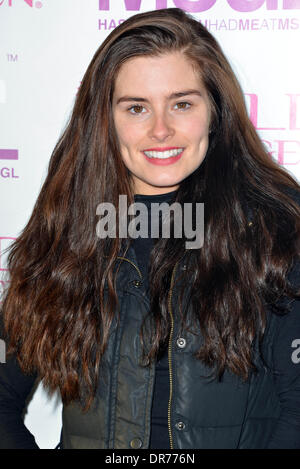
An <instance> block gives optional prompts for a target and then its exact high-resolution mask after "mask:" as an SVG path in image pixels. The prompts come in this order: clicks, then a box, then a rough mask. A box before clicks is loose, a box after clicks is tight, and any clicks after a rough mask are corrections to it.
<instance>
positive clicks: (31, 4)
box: [0, 0, 43, 8]
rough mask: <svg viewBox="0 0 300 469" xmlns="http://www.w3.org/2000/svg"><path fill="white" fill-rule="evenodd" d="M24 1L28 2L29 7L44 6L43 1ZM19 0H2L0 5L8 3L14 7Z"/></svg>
mask: <svg viewBox="0 0 300 469" xmlns="http://www.w3.org/2000/svg"><path fill="white" fill-rule="evenodd" d="M22 1H23V2H24V3H26V4H27V5H28V6H29V7H31V8H32V7H35V8H42V6H43V3H42V2H40V1H39V0H37V1H36V2H35V1H34V0H22ZM16 3H17V2H16V0H0V6H1V5H3V4H4V5H7V6H9V7H12V6H13V5H15V4H16ZM18 3H20V0H18Z"/></svg>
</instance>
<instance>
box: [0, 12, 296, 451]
mask: <svg viewBox="0 0 300 469" xmlns="http://www.w3.org/2000/svg"><path fill="white" fill-rule="evenodd" d="M120 195H126V196H127V203H128V205H129V204H131V203H133V202H142V203H144V204H145V205H146V206H147V207H149V208H150V207H151V205H150V204H151V203H153V202H156V203H157V202H167V203H171V202H174V201H175V202H178V204H180V207H183V206H184V205H183V204H185V203H192V204H193V206H194V207H195V206H196V204H197V203H204V204H205V226H204V243H203V246H202V247H201V248H197V249H186V244H185V242H186V237H187V236H184V235H183V236H182V237H175V235H174V233H173V231H172V230H171V237H170V238H167V237H166V238H164V237H163V236H161V237H160V238H159V239H151V237H148V238H147V237H144V238H137V239H131V238H126V237H123V238H122V237H121V236H120V235H118V234H117V235H116V237H106V238H105V237H103V236H102V237H101V233H100V234H99V231H97V233H98V236H96V226H97V223H98V222H99V217H98V216H97V215H96V213H99V212H97V207H99V204H101V203H105V202H110V203H112V204H113V206H114V207H116V208H119V196H120ZM299 201H300V197H299V185H298V183H297V182H296V181H295V180H294V179H293V177H292V176H291V175H289V174H288V173H287V172H286V171H285V170H284V169H283V168H281V167H279V165H278V164H277V163H276V162H274V161H272V159H271V158H270V156H269V155H268V154H267V153H266V150H265V148H264V147H263V145H262V143H261V141H260V139H259V137H258V136H257V134H256V132H255V129H254V128H253V126H252V124H251V122H250V121H249V118H248V116H247V112H246V109H245V104H244V100H243V94H242V91H241V89H240V87H239V84H238V83H237V80H236V78H235V76H234V74H233V72H232V70H231V68H230V66H229V64H228V62H227V60H226V58H225V57H224V55H223V53H222V51H221V49H220V46H219V45H218V44H217V42H216V41H215V39H214V38H213V37H212V36H211V34H210V33H209V32H208V31H207V30H206V29H205V28H204V27H203V26H202V25H201V24H200V23H198V22H197V21H195V20H194V19H192V18H191V17H190V16H189V15H187V14H185V13H184V12H183V11H181V10H179V9H166V10H159V11H155V12H148V13H143V14H138V15H135V16H133V17H131V18H129V19H128V20H127V21H125V22H124V23H123V24H122V25H120V26H119V27H118V28H116V29H115V30H114V31H113V32H112V33H111V34H110V35H109V36H108V37H107V39H106V40H105V41H104V43H103V44H102V45H101V46H100V47H99V49H98V51H97V52H96V54H95V56H94V58H93V59H92V62H91V64H90V66H89V67H88V69H87V72H86V74H85V76H84V79H83V81H82V85H81V88H80V91H79V93H78V96H77V99H76V103H75V106H74V110H73V113H72V116H71V119H70V122H69V124H68V126H67V128H66V130H65V132H64V134H63V136H62V137H61V139H60V140H59V142H58V144H57V146H56V148H55V149H54V152H53V155H52V158H51V161H50V166H49V172H48V176H47V178H46V181H45V183H44V185H43V188H42V190H41V193H40V195H39V198H38V200H37V203H36V206H35V208H34V211H33V214H32V216H31V218H30V220H29V222H28V224H27V226H26V228H25V229H24V231H23V233H22V234H21V236H20V237H19V238H18V239H17V241H16V242H15V244H14V246H13V248H12V250H11V252H10V256H9V270H10V275H11V284H10V287H9V289H8V291H7V294H6V297H5V301H4V303H3V320H4V328H5V333H6V335H7V341H8V342H9V352H10V353H11V355H9V357H10V358H8V360H7V363H6V364H5V365H1V374H0V389H1V393H0V395H1V397H0V402H1V404H2V411H1V422H2V430H1V434H2V435H1V436H2V438H1V445H2V446H3V447H15V448H16V447H37V446H36V444H35V442H34V439H33V437H32V435H30V433H29V432H28V431H27V429H25V427H24V426H23V424H22V421H21V411H22V408H23V406H24V401H25V398H26V397H27V395H28V393H29V392H30V390H31V389H32V386H33V383H34V380H35V378H36V377H39V379H42V380H43V382H44V384H45V386H47V388H48V389H49V390H55V389H59V390H60V393H61V396H62V400H63V404H64V405H63V429H62V441H61V447H62V448H171V449H173V448H300V405H299V404H300V364H298V362H297V356H296V358H295V354H294V355H292V354H293V351H295V348H293V347H295V343H296V342H295V339H297V338H300V317H299V314H300V309H299V291H298V289H299V284H300V281H299V264H298V255H299V246H298V240H299ZM116 213H117V214H118V210H116ZM149 214H151V212H150V211H149ZM122 216H123V215H122ZM149 216H150V215H149ZM125 218H126V216H125ZM150 221H151V220H150ZM193 222H195V220H193ZM120 223H121V217H120V219H119V217H118V216H117V227H118V226H119V225H120ZM172 223H173V216H172V213H171V224H172ZM171 228H173V226H171ZM116 232H117V233H119V231H118V229H117V230H116ZM172 233H173V234H172ZM148 268H149V270H148ZM292 344H294V345H292ZM8 408H9V409H11V410H10V412H7V409H8ZM3 409H6V412H5V411H4V410H3ZM8 414H9V417H7V415H8ZM12 416H14V417H15V419H13V418H12ZM12 421H13V422H15V423H11V422H12Z"/></svg>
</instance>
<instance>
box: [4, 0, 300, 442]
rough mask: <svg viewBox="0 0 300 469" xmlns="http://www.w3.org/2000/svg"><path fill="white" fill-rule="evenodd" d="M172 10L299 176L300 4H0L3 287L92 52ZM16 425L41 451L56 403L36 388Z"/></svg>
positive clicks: (288, 0) (104, 0)
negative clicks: (135, 18) (137, 19)
mask: <svg viewBox="0 0 300 469" xmlns="http://www.w3.org/2000/svg"><path fill="white" fill-rule="evenodd" d="M174 6H176V7H180V8H182V9H184V10H186V11H189V12H191V13H192V14H193V16H194V17H195V18H196V19H198V20H199V21H202V22H203V24H204V25H205V26H206V27H207V28H208V29H209V30H210V31H211V32H212V34H213V35H214V36H215V37H216V38H217V39H218V41H219V42H220V44H221V46H222V48H223V50H224V52H225V54H226V55H227V57H228V58H229V60H230V62H231V64H232V66H233V69H234V71H235V72H236V74H237V77H238V78H239V80H240V82H241V85H242V88H243V91H244V93H245V98H246V103H247V107H248V111H249V115H250V117H251V120H252V122H253V123H254V125H255V126H256V128H257V129H258V132H259V134H260V135H261V138H262V139H263V140H264V142H265V144H266V146H267V148H268V151H269V152H270V154H271V155H272V157H273V158H275V159H276V160H277V161H278V162H279V163H280V164H281V165H284V166H285V167H286V168H287V169H288V170H289V171H290V172H291V173H293V174H295V175H296V177H297V178H298V179H299V178H300V80H299V78H300V73H299V71H300V70H299V68H300V65H299V63H300V61H299V45H300V34H299V32H300V0H197V1H196V0H110V1H109V0H41V1H38V0H0V271H1V272H0V274H1V278H0V280H1V283H0V289H1V290H2V291H3V288H4V287H5V284H6V283H5V282H7V271H6V270H5V265H6V264H5V255H4V254H3V250H4V249H5V248H6V247H7V246H8V245H9V244H10V242H11V240H12V239H14V238H15V237H16V236H17V235H18V233H19V232H20V230H21V229H22V228H23V227H24V225H25V224H26V222H27V220H28V218H29V216H30V213H31V211H32V209H33V205H34V202H35V200H36V197H37V195H38V193H39V190H40V188H41V185H42V182H43V180H44V178H45V175H46V168H47V165H48V161H49V158H50V155H51V153H52V150H53V147H54V145H55V143H56V141H57V140H58V138H59V135H60V133H61V132H62V129H63V127H64V125H65V123H66V121H67V118H68V116H69V114H70V111H71V109H72V106H73V103H74V98H75V95H76V92H77V89H78V87H79V85H80V80H81V79H82V76H83V74H84V72H85V70H86V68H87V66H88V64H89V62H90V60H91V58H92V56H93V55H94V52H95V51H96V49H97V48H98V47H99V45H100V44H101V42H102V41H103V40H104V38H105V37H106V36H107V35H108V34H109V32H110V31H112V30H113V29H114V28H115V27H116V25H118V24H119V23H120V22H121V21H122V20H124V19H126V18H128V17H129V16H131V15H133V14H136V13H139V12H143V11H148V10H153V9H159V8H166V7H167V8H171V7H174ZM1 251H2V255H1ZM1 290H0V293H1ZM25 424H26V425H27V427H28V428H29V429H30V431H31V432H32V433H33V434H34V435H35V437H36V441H37V443H38V445H39V446H40V447H41V448H53V447H55V446H56V444H57V443H58V441H59V435H60V427H61V403H60V400H59V397H58V396H55V397H54V398H52V399H48V397H47V394H46V392H45V391H44V390H43V388H42V386H41V385H40V386H39V387H38V389H37V391H36V393H35V394H34V396H33V399H32V400H31V402H30V404H29V406H28V412H27V414H26V416H25Z"/></svg>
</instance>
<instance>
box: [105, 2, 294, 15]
mask: <svg viewBox="0 0 300 469" xmlns="http://www.w3.org/2000/svg"><path fill="white" fill-rule="evenodd" d="M120 1H121V0H120ZM123 2H124V5H125V8H126V10H129V11H139V10H140V9H141V3H142V0H123ZM217 2H219V3H221V2H220V0H198V1H196V2H195V1H191V0H172V3H173V5H172V6H175V7H178V8H181V9H182V10H185V11H188V12H191V13H198V12H200V11H207V10H209V9H210V8H212V7H213V6H214V5H215V4H216V3H217ZM223 3H224V0H223ZM227 3H228V5H229V6H230V7H231V8H233V9H234V10H236V11H240V12H248V13H249V12H251V11H255V10H258V9H259V8H261V7H262V6H263V5H265V6H266V8H267V10H278V9H279V8H282V9H283V10H297V9H300V0H281V1H279V0H227ZM148 5H149V1H148ZM168 7H170V1H169V2H168V0H156V1H155V9H156V10H160V9H162V8H168ZM151 8H153V7H152V6H151ZM99 10H110V0H99Z"/></svg>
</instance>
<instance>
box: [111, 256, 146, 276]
mask: <svg viewBox="0 0 300 469" xmlns="http://www.w3.org/2000/svg"><path fill="white" fill-rule="evenodd" d="M117 259H122V260H123V261H127V262H129V264H131V265H132V266H133V267H134V268H135V269H136V270H137V272H138V274H139V276H140V278H141V279H143V276H142V273H141V271H140V269H139V268H138V266H137V265H135V263H134V262H132V261H131V260H130V259H127V257H120V256H118V257H117Z"/></svg>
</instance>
